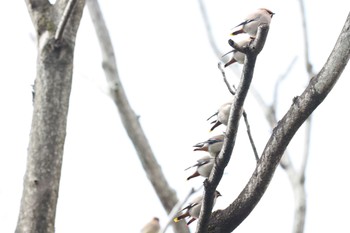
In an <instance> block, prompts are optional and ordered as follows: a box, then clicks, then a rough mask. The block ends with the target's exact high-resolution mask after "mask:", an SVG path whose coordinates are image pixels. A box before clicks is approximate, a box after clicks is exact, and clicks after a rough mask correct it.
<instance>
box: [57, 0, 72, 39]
mask: <svg viewBox="0 0 350 233" xmlns="http://www.w3.org/2000/svg"><path fill="white" fill-rule="evenodd" d="M76 2H77V1H76V0H69V1H68V3H67V5H66V7H65V8H64V11H63V14H62V17H61V20H60V22H59V24H58V26H57V30H56V33H55V44H58V43H59V41H60V40H61V38H62V34H63V31H64V28H65V27H66V24H67V22H68V19H69V17H70V15H71V14H72V11H73V9H74V6H75V3H76Z"/></svg>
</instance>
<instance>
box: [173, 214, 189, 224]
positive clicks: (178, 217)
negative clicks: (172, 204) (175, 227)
mask: <svg viewBox="0 0 350 233" xmlns="http://www.w3.org/2000/svg"><path fill="white" fill-rule="evenodd" d="M188 216H190V214H189V213H188V212H186V213H184V214H181V215H180V216H177V217H176V218H174V222H179V221H180V220H181V219H184V218H186V217H188Z"/></svg>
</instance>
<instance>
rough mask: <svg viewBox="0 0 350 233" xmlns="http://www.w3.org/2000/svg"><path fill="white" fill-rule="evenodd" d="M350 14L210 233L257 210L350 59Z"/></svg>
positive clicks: (231, 225)
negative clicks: (278, 169)
mask: <svg viewBox="0 0 350 233" xmlns="http://www.w3.org/2000/svg"><path fill="white" fill-rule="evenodd" d="M349 48H350V14H349V15H348V18H347V20H346V22H345V25H344V27H343V29H342V32H341V33H340V36H339V38H338V40H337V42H336V45H335V47H334V49H333V51H332V52H331V54H330V56H329V58H328V60H327V62H326V64H325V65H324V66H323V68H322V70H321V71H320V72H319V73H318V74H317V75H316V76H315V77H314V78H312V79H311V81H310V83H309V85H308V87H307V88H306V89H305V91H304V92H303V93H302V95H301V96H299V97H296V98H295V99H294V102H293V104H292V106H291V107H290V109H289V110H288V112H287V113H286V115H285V116H284V117H283V118H282V120H280V121H279V123H278V125H277V126H276V127H275V129H274V131H273V133H272V135H271V137H270V139H269V141H268V143H267V145H266V147H265V149H264V151H263V154H262V156H261V158H260V160H259V163H258V166H257V168H256V169H255V171H254V173H253V175H252V177H251V179H250V180H249V182H248V184H247V185H246V187H245V188H244V189H243V191H242V192H241V193H240V195H239V196H238V198H237V199H236V200H235V201H234V202H233V203H232V204H231V205H230V206H229V207H228V208H226V209H224V210H219V211H215V212H214V213H213V214H212V217H211V218H210V223H209V227H208V231H209V232H210V233H214V232H215V233H219V232H220V233H226V232H232V231H233V230H234V229H235V228H236V227H237V226H238V225H239V224H240V223H241V222H242V221H243V220H244V219H245V218H246V217H247V216H248V215H249V213H250V212H251V211H252V210H253V209H254V207H255V206H256V204H257V203H258V202H259V200H260V198H261V197H262V195H263V194H264V192H265V191H266V188H267V187H268V185H269V182H270V180H271V179H272V177H273V174H274V172H275V169H276V167H277V166H278V164H279V161H280V159H281V157H282V155H283V153H284V151H285V149H286V147H287V146H288V144H289V142H290V140H291V139H292V138H293V136H294V134H295V133H296V132H297V130H298V129H299V127H300V126H301V125H302V124H303V122H305V120H306V119H307V118H308V117H309V116H310V114H311V113H312V112H313V111H314V110H315V109H316V108H317V107H318V105H319V104H321V103H322V101H323V100H324V99H325V98H326V97H327V95H328V93H329V92H330V91H331V90H332V88H333V86H334V85H335V83H336V82H337V80H338V79H339V77H340V75H341V73H342V72H343V70H344V68H345V66H346V64H347V63H348V61H349V58H350V49H349Z"/></svg>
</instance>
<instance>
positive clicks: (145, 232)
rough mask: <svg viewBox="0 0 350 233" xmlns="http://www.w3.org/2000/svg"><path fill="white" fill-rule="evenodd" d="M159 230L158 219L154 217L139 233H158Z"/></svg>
mask: <svg viewBox="0 0 350 233" xmlns="http://www.w3.org/2000/svg"><path fill="white" fill-rule="evenodd" d="M159 230H160V224H159V218H157V217H154V218H152V220H151V221H149V222H148V223H147V224H146V225H145V226H144V227H143V228H142V229H141V233H158V232H159Z"/></svg>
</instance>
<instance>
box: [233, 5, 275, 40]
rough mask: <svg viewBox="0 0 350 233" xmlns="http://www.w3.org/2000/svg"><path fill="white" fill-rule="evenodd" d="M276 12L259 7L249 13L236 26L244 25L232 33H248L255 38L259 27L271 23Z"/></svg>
mask: <svg viewBox="0 0 350 233" xmlns="http://www.w3.org/2000/svg"><path fill="white" fill-rule="evenodd" d="M274 14H275V13H273V12H272V11H270V10H268V9H266V8H259V9H257V10H256V11H254V12H252V13H251V14H249V15H248V16H247V17H246V18H245V20H244V21H243V22H242V23H240V24H238V25H237V26H236V27H234V28H237V27H240V26H242V27H240V28H239V29H238V30H235V31H233V32H232V33H231V35H232V36H234V35H238V34H241V33H248V34H249V36H251V37H253V38H255V37H256V33H257V31H258V27H259V26H260V25H262V24H267V25H269V24H270V22H271V19H272V16H273V15H274Z"/></svg>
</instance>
